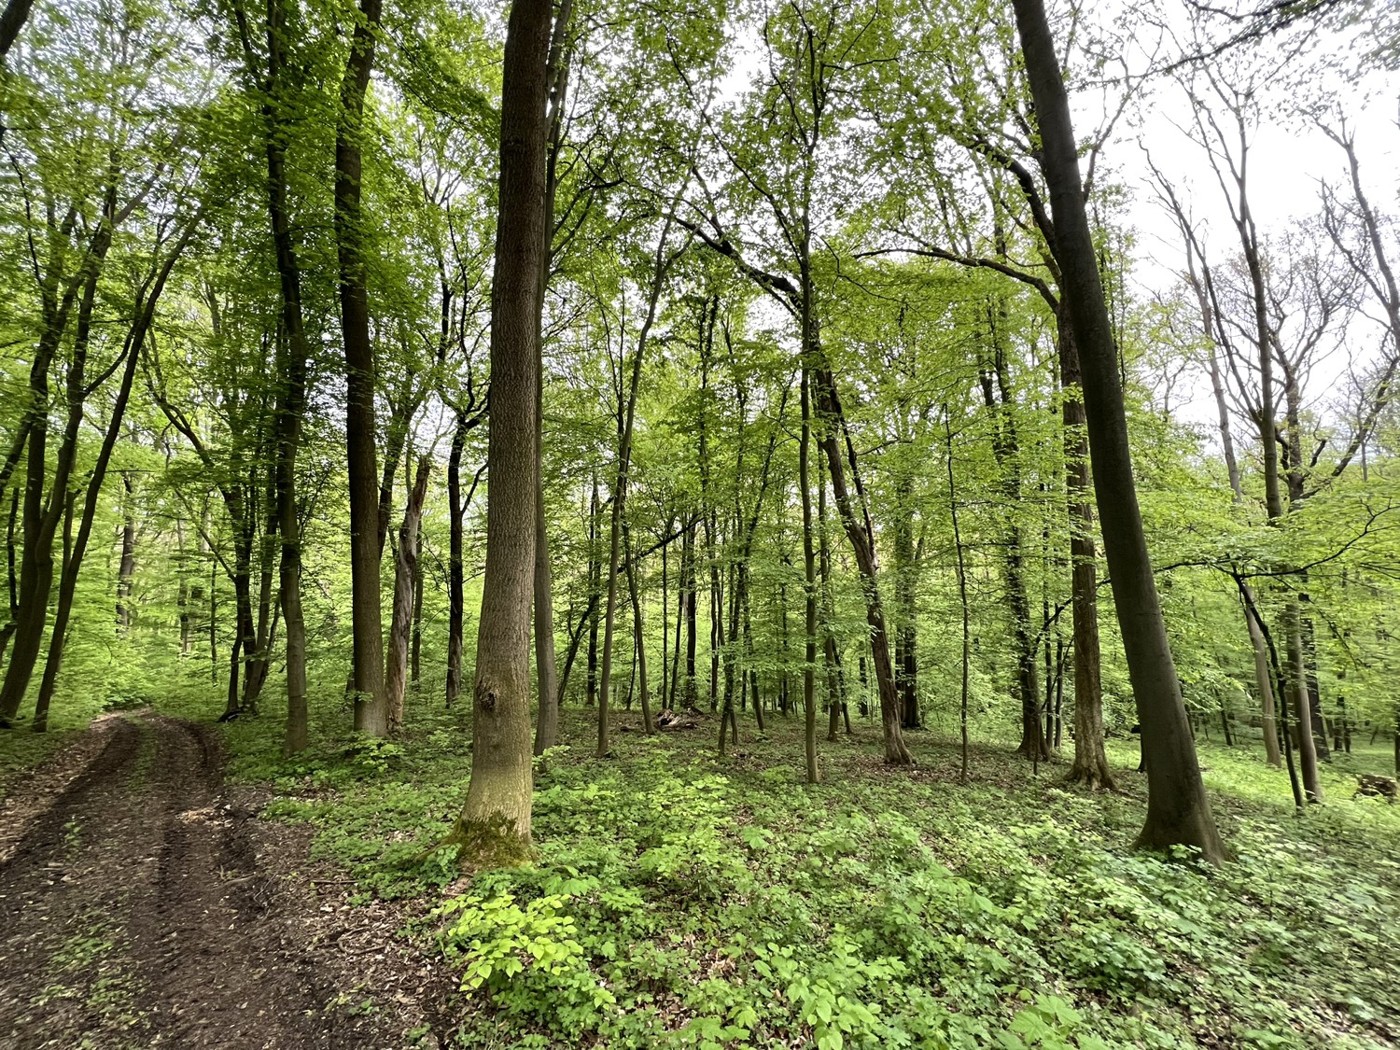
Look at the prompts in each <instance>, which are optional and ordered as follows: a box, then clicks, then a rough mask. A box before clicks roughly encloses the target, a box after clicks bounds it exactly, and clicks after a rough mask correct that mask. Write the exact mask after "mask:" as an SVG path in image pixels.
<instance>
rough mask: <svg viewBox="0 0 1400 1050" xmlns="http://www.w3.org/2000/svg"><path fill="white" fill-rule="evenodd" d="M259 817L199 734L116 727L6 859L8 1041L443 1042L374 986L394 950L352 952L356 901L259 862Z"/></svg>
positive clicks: (149, 720)
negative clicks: (340, 901) (224, 790)
mask: <svg viewBox="0 0 1400 1050" xmlns="http://www.w3.org/2000/svg"><path fill="white" fill-rule="evenodd" d="M265 827H267V826H266V825H261V824H260V822H257V821H255V820H252V819H251V818H250V815H249V814H248V813H247V812H246V811H241V810H240V809H239V808H238V807H236V806H233V805H230V804H229V803H228V801H227V800H226V799H224V798H223V797H222V796H221V794H220V775H219V761H218V755H217V747H216V743H215V738H214V737H213V735H212V733H211V732H210V731H209V730H208V729H206V728H205V727H202V726H199V725H195V724H193V723H188V722H183V721H179V720H176V719H169V718H163V717H160V716H156V715H143V716H141V717H139V718H135V719H129V720H122V721H120V722H119V723H118V724H117V725H116V726H115V727H114V728H111V727H108V729H107V742H106V745H105V747H104V748H103V749H102V751H101V752H100V754H98V756H97V757H96V759H95V760H94V761H93V762H92V763H91V764H90V765H89V766H88V767H87V768H86V770H85V771H84V772H83V773H81V774H80V775H79V776H78V777H77V778H76V779H74V780H73V781H72V783H71V784H69V785H68V786H67V788H66V789H65V790H64V791H63V792H62V793H61V794H59V795H58V797H57V798H56V799H54V801H53V804H52V805H51V806H49V807H48V808H47V809H45V810H44V811H43V812H42V813H41V814H40V815H39V816H38V818H37V820H35V821H34V822H33V824H32V825H31V826H30V827H29V829H28V831H27V833H26V834H25V835H24V837H23V838H22V839H20V841H19V842H18V843H17V844H16V845H15V847H14V849H13V850H12V851H9V856H8V857H7V858H6V860H5V861H4V862H3V864H0V986H3V989H4V991H3V993H0V1046H5V1047H14V1048H16V1050H19V1048H41V1047H43V1048H49V1047H53V1048H58V1047H62V1048H65V1050H66V1048H72V1047H94V1048H101V1050H108V1048H113V1050H116V1048H125V1047H132V1048H135V1047H142V1048H144V1047H155V1046H162V1047H172V1048H174V1047H178V1048H182V1050H183V1048H186V1047H189V1048H200V1050H204V1048H228V1050H258V1048H276V1050H302V1048H314V1047H346V1048H358V1047H375V1048H397V1047H402V1046H405V1045H407V1044H409V1043H416V1045H420V1046H421V1045H427V1046H433V1045H435V1044H436V1043H437V1039H436V1038H434V1035H433V1033H432V1032H431V1028H433V1027H435V1026H433V1025H430V1024H426V1023H423V1022H424V1019H425V1014H424V1004H422V1003H419V1002H417V1001H414V999H413V997H409V996H405V995H404V994H403V993H402V992H401V991H400V992H399V994H398V995H397V996H388V995H385V994H383V993H384V991H385V989H386V987H392V986H393V985H394V984H401V982H400V981H394V980H392V979H391V980H383V979H380V980H376V979H375V974H374V971H375V969H376V968H381V969H382V968H384V967H385V966H386V965H387V966H389V967H391V968H392V967H393V966H394V965H395V964H400V965H401V964H402V962H403V960H402V959H401V958H399V959H396V958H394V957H393V956H394V951H395V949H392V948H390V949H386V952H381V953H380V954H379V955H378V956H377V959H376V960H366V959H364V958H352V957H350V956H348V955H346V954H345V953H344V952H342V951H341V950H339V949H338V948H337V947H336V945H337V942H338V941H339V940H340V938H341V936H342V935H344V934H345V933H347V932H348V931H347V929H345V928H344V927H343V925H338V924H343V923H344V922H345V921H346V919H345V917H344V909H338V908H336V907H334V906H333V905H330V904H326V903H324V902H323V901H322V900H321V898H319V897H318V896H317V894H316V892H315V890H314V888H313V887H312V886H311V885H310V884H309V883H307V882H306V880H305V879H304V878H303V879H301V880H299V881H294V880H289V879H283V878H280V877H279V876H278V875H276V874H272V873H269V872H267V871H264V870H263V869H262V868H260V861H261V860H262V858H261V857H260V856H259V853H260V845H266V844H265V843H261V842H260V835H261V834H262V829H263V828H265ZM391 932H392V926H390V927H389V930H388V931H386V933H391ZM405 950H406V949H405V948H404V946H398V948H397V951H398V952H399V954H400V955H402V954H403V952H404V951H405ZM376 992H377V993H379V994H376ZM411 1029H416V1030H417V1031H412V1030H411Z"/></svg>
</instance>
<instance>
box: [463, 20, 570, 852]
mask: <svg viewBox="0 0 1400 1050" xmlns="http://www.w3.org/2000/svg"><path fill="white" fill-rule="evenodd" d="M552 13H553V12H552V5H551V4H550V2H549V0H514V2H513V3H512V5H511V12H510V19H509V23H508V25H507V30H506V45H505V60H504V79H503V84H502V90H501V167H500V183H499V185H500V191H499V195H498V200H499V202H500V204H499V214H498V221H497V226H496V267H495V275H494V278H493V280H492V284H491V423H490V442H489V446H488V450H487V462H488V469H489V470H490V478H491V484H490V489H489V492H488V495H487V505H486V572H485V579H484V581H483V589H482V600H481V617H480V626H479V629H478V633H477V651H476V684H475V690H474V693H475V696H474V711H473V715H474V717H473V727H472V728H473V733H472V773H471V783H470V784H469V786H468V788H467V798H466V802H465V804H464V805H463V807H462V813H461V815H460V816H459V817H458V819H457V824H456V827H455V828H454V834H453V836H452V837H453V839H454V840H455V841H457V842H458V843H460V845H461V846H462V851H461V855H462V859H463V862H464V863H465V864H482V865H490V866H502V865H506V864H512V863H521V862H523V861H525V860H526V859H527V858H528V854H529V847H530V814H531V801H532V794H533V772H532V767H531V745H530V610H531V602H532V598H533V592H534V575H535V535H536V517H537V511H536V501H537V499H538V492H537V486H538V481H537V476H536V475H537V471H538V469H539V455H538V450H537V449H536V447H535V441H536V434H537V433H538V428H537V424H536V419H535V415H536V411H537V401H538V392H539V377H538V368H539V360H540V357H539V346H538V344H539V338H540V333H539V317H540V311H539V302H538V297H539V294H540V280H539V275H540V268H541V267H542V266H543V265H544V262H543V259H542V253H543V252H544V251H545V250H546V248H545V244H546V241H545V237H546V229H547V227H548V223H549V217H548V215H547V213H546V192H545V191H546V172H545V168H546V153H547V142H548V116H547V112H546V95H547V82H548V60H549V46H550V28H551V24H552V21H553V19H552Z"/></svg>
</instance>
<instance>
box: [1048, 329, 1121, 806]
mask: <svg viewBox="0 0 1400 1050" xmlns="http://www.w3.org/2000/svg"><path fill="white" fill-rule="evenodd" d="M1060 314H1061V316H1060V318H1059V319H1058V325H1059V339H1058V344H1059V351H1060V354H1059V357H1060V394H1061V409H1060V416H1061V421H1062V422H1063V424H1064V428H1065V473H1066V481H1065V490H1066V496H1067V497H1068V503H1069V525H1070V541H1069V556H1070V601H1071V603H1072V605H1073V616H1074V762H1073V764H1072V765H1071V766H1070V771H1069V777H1068V779H1069V781H1070V782H1071V783H1075V784H1082V785H1083V786H1085V787H1087V788H1089V789H1090V790H1091V791H1092V790H1101V791H1112V790H1113V789H1114V787H1115V785H1114V782H1113V771H1112V769H1111V768H1110V767H1109V764H1108V756H1107V755H1106V754H1104V747H1103V744H1104V727H1103V686H1102V684H1101V680H1100V675H1099V666H1100V653H1099V608H1098V605H1099V599H1098V591H1099V583H1098V574H1099V570H1098V555H1097V552H1096V551H1095V549H1094V509H1093V507H1092V505H1091V504H1090V502H1089V499H1090V490H1089V443H1088V437H1087V434H1086V432H1085V427H1084V422H1085V415H1084V399H1083V392H1082V390H1081V388H1080V367H1079V348H1078V346H1076V345H1075V342H1074V329H1073V326H1072V325H1070V323H1069V317H1068V316H1067V315H1066V314H1065V311H1064V310H1061V311H1060Z"/></svg>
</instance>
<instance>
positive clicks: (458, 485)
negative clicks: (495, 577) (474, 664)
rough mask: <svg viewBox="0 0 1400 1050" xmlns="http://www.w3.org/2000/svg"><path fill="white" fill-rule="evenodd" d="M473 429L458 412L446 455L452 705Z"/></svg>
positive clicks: (457, 682)
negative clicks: (466, 459)
mask: <svg viewBox="0 0 1400 1050" xmlns="http://www.w3.org/2000/svg"><path fill="white" fill-rule="evenodd" d="M470 432H471V428H470V427H469V426H468V424H467V414H466V412H464V411H462V410H460V409H459V410H458V411H457V425H456V426H455V427H454V428H453V431H452V448H451V450H450V451H449V452H448V455H447V516H448V522H447V529H448V538H447V683H446V688H445V693H446V696H445V703H446V705H447V706H448V707H451V706H452V705H453V704H454V703H455V702H456V700H457V697H459V696H460V695H461V693H462V620H463V616H464V609H463V603H464V598H463V594H462V590H463V586H464V577H465V572H464V569H463V565H462V558H463V552H462V515H463V514H464V513H466V506H465V505H464V504H463V502H462V453H463V452H464V451H465V449H466V445H467V435H468V434H469V433H470Z"/></svg>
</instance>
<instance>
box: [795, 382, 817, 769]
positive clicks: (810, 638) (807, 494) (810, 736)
mask: <svg viewBox="0 0 1400 1050" xmlns="http://www.w3.org/2000/svg"><path fill="white" fill-rule="evenodd" d="M811 460H812V398H811V382H810V377H809V375H808V371H807V365H806V363H805V362H804V363H803V366H802V440H801V444H800V445H798V453H797V475H798V486H799V487H800V488H801V490H802V491H801V498H802V570H803V577H802V578H803V595H804V602H803V607H804V609H805V610H806V611H805V619H804V624H805V629H806V638H807V640H806V645H805V647H804V653H803V661H802V704H803V733H802V736H803V742H804V746H805V749H806V754H807V783H809V784H815V783H816V782H817V780H818V779H819V773H818V771H817V686H816V682H817V674H816V669H817V554H816V547H815V545H814V544H813V542H812V531H813V530H812V468H811Z"/></svg>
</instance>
